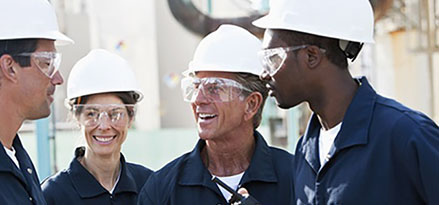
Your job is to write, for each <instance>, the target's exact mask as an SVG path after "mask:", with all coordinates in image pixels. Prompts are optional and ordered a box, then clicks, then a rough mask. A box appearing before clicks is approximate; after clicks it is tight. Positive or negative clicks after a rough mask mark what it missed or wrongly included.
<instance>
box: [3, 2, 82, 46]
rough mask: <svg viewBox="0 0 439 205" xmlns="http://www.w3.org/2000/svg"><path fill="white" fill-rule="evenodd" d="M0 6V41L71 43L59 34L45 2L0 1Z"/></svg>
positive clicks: (51, 9) (54, 19)
mask: <svg viewBox="0 0 439 205" xmlns="http://www.w3.org/2000/svg"><path fill="white" fill-rule="evenodd" d="M0 5H1V7H2V8H3V9H2V11H1V12H0V19H2V20H1V21H0V28H2V29H1V31H0V40H11V39H23V38H42V39H50V40H56V41H57V42H56V43H57V44H71V43H73V40H72V39H70V38H69V37H67V36H66V35H64V34H62V33H61V32H59V29H58V22H57V19H56V14H55V10H54V9H53V7H52V5H50V3H49V2H48V1H47V0H0Z"/></svg>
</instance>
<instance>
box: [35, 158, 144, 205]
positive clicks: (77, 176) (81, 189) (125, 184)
mask: <svg viewBox="0 0 439 205" xmlns="http://www.w3.org/2000/svg"><path fill="white" fill-rule="evenodd" d="M120 163H121V173H120V178H119V181H118V182H117V185H116V188H115V189H114V191H113V194H111V193H110V192H108V191H107V190H106V189H105V188H104V187H102V186H101V184H100V183H99V182H98V181H97V180H96V178H95V177H94V176H93V175H92V174H91V173H90V172H88V170H87V169H85V168H84V167H83V166H82V165H81V163H80V162H79V161H78V160H77V157H75V158H74V159H73V160H72V162H71V163H70V166H69V168H68V169H66V170H63V171H61V172H59V173H57V174H55V175H54V176H52V177H50V178H48V179H46V180H45V181H44V182H43V184H42V189H43V193H44V197H45V198H46V201H47V204H75V205H76V204H84V205H85V204H90V205H96V204H123V205H129V204H136V201H137V195H138V192H139V190H140V189H141V188H142V186H143V184H144V183H145V182H146V180H147V179H148V177H149V175H150V174H151V173H152V171H151V170H150V169H148V168H145V167H143V166H141V165H137V164H132V163H128V162H125V158H124V156H123V155H122V153H121V156H120Z"/></svg>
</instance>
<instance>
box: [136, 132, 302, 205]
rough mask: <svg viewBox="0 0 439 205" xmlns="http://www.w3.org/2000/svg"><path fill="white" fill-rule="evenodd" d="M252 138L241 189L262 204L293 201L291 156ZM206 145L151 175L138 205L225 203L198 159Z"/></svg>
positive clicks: (198, 146)
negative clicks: (251, 149) (253, 148)
mask: <svg viewBox="0 0 439 205" xmlns="http://www.w3.org/2000/svg"><path fill="white" fill-rule="evenodd" d="M254 136H255V140H256V146H255V151H254V153H253V156H252V159H251V162H250V166H249V167H248V169H247V170H246V171H245V173H244V176H243V177H242V179H241V182H240V186H242V187H245V188H246V189H247V190H249V192H250V193H251V194H252V195H253V196H254V197H255V198H256V199H257V200H258V201H259V202H261V203H262V204H266V205H268V204H290V202H292V199H293V198H294V196H293V193H292V188H293V179H292V170H293V167H292V160H293V156H292V155H291V154H289V153H288V152H286V151H283V150H280V149H277V148H273V147H269V146H268V145H267V143H266V142H265V140H264V138H263V137H262V136H261V135H260V134H259V133H258V132H257V131H255V133H254ZM205 145H206V143H205V141H203V140H199V141H198V143H197V145H196V147H195V149H194V150H193V151H192V152H189V153H186V154H184V155H182V156H181V157H179V158H177V159H175V160H174V161H172V162H170V163H169V164H167V165H166V166H165V167H163V168H162V169H160V170H159V171H157V172H156V173H153V174H152V175H151V177H150V179H149V180H148V182H147V183H146V184H145V186H144V187H143V188H142V190H141V192H140V194H139V201H138V204H146V205H152V204H154V205H170V204H173V205H185V204H188V205H198V204H199V205H217V204H227V202H226V200H225V199H224V196H223V195H222V194H221V192H220V190H219V188H218V187H217V185H216V184H215V183H214V182H212V181H211V178H212V175H211V174H210V173H209V171H208V170H207V169H206V167H205V166H204V164H203V162H202V160H201V156H200V152H201V150H202V149H203V147H204V146H205Z"/></svg>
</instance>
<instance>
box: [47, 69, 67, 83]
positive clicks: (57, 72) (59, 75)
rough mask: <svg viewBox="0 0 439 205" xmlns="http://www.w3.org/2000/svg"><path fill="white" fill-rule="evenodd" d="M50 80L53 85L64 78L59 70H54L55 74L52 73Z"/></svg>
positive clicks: (62, 81)
mask: <svg viewBox="0 0 439 205" xmlns="http://www.w3.org/2000/svg"><path fill="white" fill-rule="evenodd" d="M50 82H51V83H52V84H53V85H61V84H63V83H64V78H63V77H62V75H61V73H60V72H59V71H56V73H55V75H53V77H52V79H51V80H50Z"/></svg>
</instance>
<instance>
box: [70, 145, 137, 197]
mask: <svg viewBox="0 0 439 205" xmlns="http://www.w3.org/2000/svg"><path fill="white" fill-rule="evenodd" d="M120 163H121V173H120V179H119V182H118V184H117V185H116V189H115V190H114V192H113V193H114V194H116V193H120V192H134V193H137V188H136V185H135V183H134V177H133V175H132V173H131V172H130V171H129V169H127V167H126V162H125V157H124V156H123V155H122V153H121V154H120ZM67 172H68V173H69V176H70V179H71V181H72V184H73V186H74V187H75V189H76V191H77V192H78V194H79V196H80V197H81V198H91V197H95V196H98V195H101V194H104V193H109V192H108V191H107V190H106V189H105V188H104V187H102V186H101V184H100V183H99V182H98V181H97V180H96V178H95V177H94V176H93V175H92V174H91V173H90V172H88V170H87V169H85V167H83V166H82V165H81V163H80V162H79V161H78V160H77V158H76V157H75V158H74V159H73V160H72V162H71V163H70V167H69V169H68V171H67Z"/></svg>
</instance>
